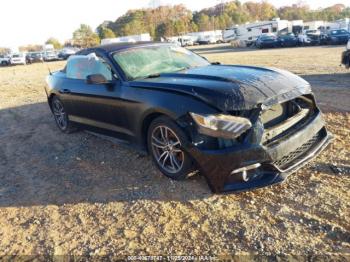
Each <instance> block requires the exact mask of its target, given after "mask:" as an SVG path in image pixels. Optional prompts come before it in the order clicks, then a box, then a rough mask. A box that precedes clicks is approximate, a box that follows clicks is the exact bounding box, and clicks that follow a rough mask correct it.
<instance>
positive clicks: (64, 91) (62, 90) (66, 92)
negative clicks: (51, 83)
mask: <svg viewBox="0 0 350 262" xmlns="http://www.w3.org/2000/svg"><path fill="white" fill-rule="evenodd" d="M58 92H59V93H60V94H69V93H70V90H69V89H61V90H60V91H58Z"/></svg>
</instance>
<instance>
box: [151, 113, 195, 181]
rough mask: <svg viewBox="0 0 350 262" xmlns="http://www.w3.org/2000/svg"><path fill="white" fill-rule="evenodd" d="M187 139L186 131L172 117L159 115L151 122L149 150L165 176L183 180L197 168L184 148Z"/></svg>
mask: <svg viewBox="0 0 350 262" xmlns="http://www.w3.org/2000/svg"><path fill="white" fill-rule="evenodd" d="M187 141H188V139H187V136H186V134H185V133H184V131H182V129H181V128H180V127H179V126H178V125H177V124H176V123H175V122H174V121H172V120H171V119H170V118H168V117H165V116H162V117H158V118H156V119H155V120H153V122H152V123H151V125H150V127H149V129H148V134H147V146H148V152H149V153H150V154H151V156H152V159H153V161H154V163H155V164H156V165H157V167H158V169H159V170H160V171H161V172H162V173H163V174H164V175H165V176H167V177H169V178H171V179H174V180H183V179H186V178H187V177H188V175H189V174H190V173H192V172H193V171H194V170H195V168H194V162H193V160H192V158H191V157H190V155H189V154H188V153H187V152H185V151H184V150H183V149H182V146H183V145H184V144H185V143H187Z"/></svg>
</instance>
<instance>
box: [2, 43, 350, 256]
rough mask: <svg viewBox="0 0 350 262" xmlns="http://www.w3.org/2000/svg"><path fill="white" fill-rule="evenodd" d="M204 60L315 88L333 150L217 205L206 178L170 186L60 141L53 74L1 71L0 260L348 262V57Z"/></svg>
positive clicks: (319, 53) (118, 154)
mask: <svg viewBox="0 0 350 262" xmlns="http://www.w3.org/2000/svg"><path fill="white" fill-rule="evenodd" d="M205 48H207V49H208V48H209V47H208V46H207V47H196V49H201V50H199V51H200V52H201V53H202V54H204V55H206V56H207V57H208V58H209V59H210V60H213V61H217V60H219V61H221V62H225V63H237V64H255V65H268V66H276V67H281V68H285V69H289V70H291V71H293V72H295V73H298V74H300V75H306V78H307V77H309V78H308V80H310V81H311V82H312V83H313V84H314V86H315V89H314V90H315V92H316V95H317V98H318V100H319V101H320V103H321V105H322V108H323V109H324V110H325V111H326V114H325V118H326V119H327V121H328V127H329V129H330V130H331V131H332V132H333V133H334V134H335V141H334V143H333V144H332V145H331V146H330V147H329V148H328V149H327V150H326V151H325V152H323V153H322V154H321V155H320V156H319V157H318V158H317V159H316V160H315V161H314V162H313V163H312V164H310V165H308V166H306V167H304V168H303V169H301V170H300V171H299V172H297V173H296V174H293V175H292V176H290V177H289V178H288V180H287V181H286V182H285V183H284V184H281V185H276V186H273V187H269V188H264V189H260V190H256V191H253V192H246V193H240V194H229V195H213V194H211V193H210V192H209V189H208V188H207V186H206V183H205V181H204V179H202V178H201V177H195V178H193V179H190V180H188V181H185V182H174V181H171V180H169V179H167V178H165V177H163V176H162V175H161V174H160V173H159V172H158V171H157V170H156V168H155V167H154V166H153V165H152V164H151V161H150V159H149V158H148V157H144V156H142V155H139V154H138V153H136V152H135V151H134V150H132V149H129V148H127V147H124V146H121V145H116V144H113V143H111V142H109V141H105V140H101V139H100V138H97V137H94V136H92V135H90V134H86V133H84V132H80V133H75V134H72V135H64V134H61V133H60V132H59V131H58V130H57V128H56V126H55V124H54V122H53V119H52V117H51V114H50V112H49V109H48V106H47V105H46V102H45V101H46V97H45V93H44V89H43V87H44V85H45V81H44V79H45V75H46V74H47V69H46V67H44V66H43V65H42V64H35V65H30V66H17V67H8V68H0V94H1V95H0V181H1V183H0V239H1V241H0V256H3V255H14V254H17V255H43V256H44V257H43V258H49V257H51V256H52V255H62V254H66V255H67V254H69V255H85V256H94V255H109V256H118V255H127V254H149V255H161V254H162V255H168V254H173V255H174V254H177V255H181V254H182V255H184V254H196V255H207V254H211V255H242V256H244V257H241V258H247V259H248V258H253V256H254V254H257V253H258V254H270V255H290V256H294V259H296V260H307V259H308V257H311V258H312V256H314V255H317V254H319V255H320V254H321V255H329V257H328V258H329V259H330V258H331V256H330V254H333V255H334V254H338V255H339V257H338V258H340V259H341V260H342V259H346V258H348V259H349V254H350V218H349V214H350V194H349V191H350V162H349V158H350V154H349V150H348V148H349V147H350V142H349V135H350V131H349V130H350V115H349V112H350V110H349V108H348V106H349V102H348V101H350V95H349V84H348V83H350V81H349V80H350V76H349V75H350V72H347V71H345V70H344V69H342V68H339V67H338V63H339V56H340V52H341V50H342V48H333V47H329V48H326V47H316V48H300V49H276V50H263V51H247V52H227V51H229V50H227V49H225V48H221V49H224V51H225V52H223V51H222V50H221V49H220V47H219V48H218V47H214V48H213V47H210V48H211V49H210V50H205ZM215 49H219V52H216V53H213V52H214V51H215ZM62 66H63V63H62V62H57V63H50V67H51V68H52V69H58V68H61V67H62ZM331 164H333V165H336V166H337V167H338V168H340V169H341V170H342V173H341V174H337V173H334V172H333V171H332V169H331V168H330V165H331ZM248 255H250V256H248ZM297 255H301V256H302V257H295V256H297ZM286 258H287V259H290V260H292V259H293V257H286Z"/></svg>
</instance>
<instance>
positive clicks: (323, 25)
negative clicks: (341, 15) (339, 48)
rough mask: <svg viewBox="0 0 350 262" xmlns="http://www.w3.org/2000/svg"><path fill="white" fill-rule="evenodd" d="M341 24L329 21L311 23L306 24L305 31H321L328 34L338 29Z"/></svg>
mask: <svg viewBox="0 0 350 262" xmlns="http://www.w3.org/2000/svg"><path fill="white" fill-rule="evenodd" d="M338 27H339V24H338V23H336V22H327V21H310V22H305V23H304V28H303V30H304V31H305V30H319V31H321V32H326V31H328V30H332V29H338Z"/></svg>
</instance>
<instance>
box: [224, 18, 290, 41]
mask: <svg viewBox="0 0 350 262" xmlns="http://www.w3.org/2000/svg"><path fill="white" fill-rule="evenodd" d="M289 28H290V22H289V21H287V20H280V19H279V18H276V19H274V20H272V21H261V22H255V23H246V24H244V25H239V26H234V27H232V28H228V29H226V30H224V33H223V35H224V41H232V40H239V41H244V42H246V43H247V44H250V43H253V42H255V41H256V39H257V38H258V37H259V36H260V35H262V34H269V33H273V34H279V33H282V32H288V31H289Z"/></svg>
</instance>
